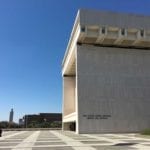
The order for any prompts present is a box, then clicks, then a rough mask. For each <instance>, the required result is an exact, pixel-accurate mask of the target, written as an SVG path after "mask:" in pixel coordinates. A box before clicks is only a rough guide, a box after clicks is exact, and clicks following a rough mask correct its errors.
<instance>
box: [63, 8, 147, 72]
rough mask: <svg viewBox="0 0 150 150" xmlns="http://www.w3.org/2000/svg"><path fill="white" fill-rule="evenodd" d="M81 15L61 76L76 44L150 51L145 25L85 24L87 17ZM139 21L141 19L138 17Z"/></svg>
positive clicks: (69, 44)
mask: <svg viewBox="0 0 150 150" xmlns="http://www.w3.org/2000/svg"><path fill="white" fill-rule="evenodd" d="M83 14H84V13H82V12H80V11H78V15H77V17H76V20H75V24H74V27H73V30H72V33H71V37H70V40H69V43H68V47H67V50H66V53H65V56H64V59H63V63H62V68H63V71H62V74H63V75H64V74H65V72H66V70H67V68H68V65H69V63H70V62H71V59H72V58H73V54H74V51H75V47H76V45H77V43H78V44H92V45H100V46H113V47H131V48H138V49H150V29H148V27H147V25H145V28H143V27H144V25H143V24H142V28H139V26H138V25H135V27H134V26H133V25H132V26H131V25H130V24H131V23H130V22H129V26H128V27H127V26H124V27H121V26H120V25H118V26H117V25H113V24H111V25H109V24H108V25H104V24H102V25H101V24H100V23H99V22H98V24H92V23H90V24H86V23H87V16H86V15H85V14H86V13H85V14H84V15H83ZM110 15H111V14H110ZM128 16H129V15H128ZM98 17H99V16H98ZM132 17H133V16H132ZM135 17H138V16H135ZM84 18H86V21H85V20H84ZM90 19H91V18H90ZM131 19H133V18H130V17H129V20H131ZM138 19H139V18H138ZM140 19H142V18H141V17H140ZM146 19H147V18H146ZM146 19H145V20H146ZM91 20H92V19H91ZM107 20H108V17H107ZM102 21H103V20H102ZM146 21H147V20H146ZM91 22H92V21H91ZM103 22H104V21H103Z"/></svg>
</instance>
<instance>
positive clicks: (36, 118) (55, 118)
mask: <svg viewBox="0 0 150 150" xmlns="http://www.w3.org/2000/svg"><path fill="white" fill-rule="evenodd" d="M23 119H24V127H28V126H29V125H30V124H31V123H33V122H36V123H42V122H49V123H53V122H60V123H61V122H62V114H61V113H40V114H33V115H25V116H24V117H23Z"/></svg>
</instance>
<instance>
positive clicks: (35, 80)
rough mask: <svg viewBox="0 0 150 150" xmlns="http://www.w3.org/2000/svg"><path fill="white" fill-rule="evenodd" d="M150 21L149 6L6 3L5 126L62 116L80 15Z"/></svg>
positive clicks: (1, 63)
mask: <svg viewBox="0 0 150 150" xmlns="http://www.w3.org/2000/svg"><path fill="white" fill-rule="evenodd" d="M80 8H89V9H96V10H109V11H116V12H130V13H138V14H145V15H150V1H149V0H125V1H123V0H0V121H2V120H8V117H9V112H10V110H11V108H14V111H15V114H14V119H15V121H18V118H20V117H22V116H23V115H25V114H36V113H40V112H61V111H62V110H61V107H62V106H61V104H62V79H61V63H62V59H63V56H64V53H65V50H66V46H67V43H68V40H69V36H70V32H71V30H72V26H73V23H74V19H75V16H76V13H77V10H78V9H80Z"/></svg>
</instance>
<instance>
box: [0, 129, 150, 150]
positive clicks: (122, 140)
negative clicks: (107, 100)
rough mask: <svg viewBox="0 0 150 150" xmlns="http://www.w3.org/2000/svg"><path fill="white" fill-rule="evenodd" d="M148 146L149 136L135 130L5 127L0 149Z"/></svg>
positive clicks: (127, 148)
mask: <svg viewBox="0 0 150 150" xmlns="http://www.w3.org/2000/svg"><path fill="white" fill-rule="evenodd" d="M136 149H141V150H150V138H144V137H140V136H138V135H136V134H82V135H77V134H75V133H73V132H70V131H69V132H62V131H52V130H51V131H8V132H3V137H1V138H0V150H136Z"/></svg>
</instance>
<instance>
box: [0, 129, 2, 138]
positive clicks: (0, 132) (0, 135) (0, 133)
mask: <svg viewBox="0 0 150 150" xmlns="http://www.w3.org/2000/svg"><path fill="white" fill-rule="evenodd" d="M0 137H2V129H1V128H0Z"/></svg>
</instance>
